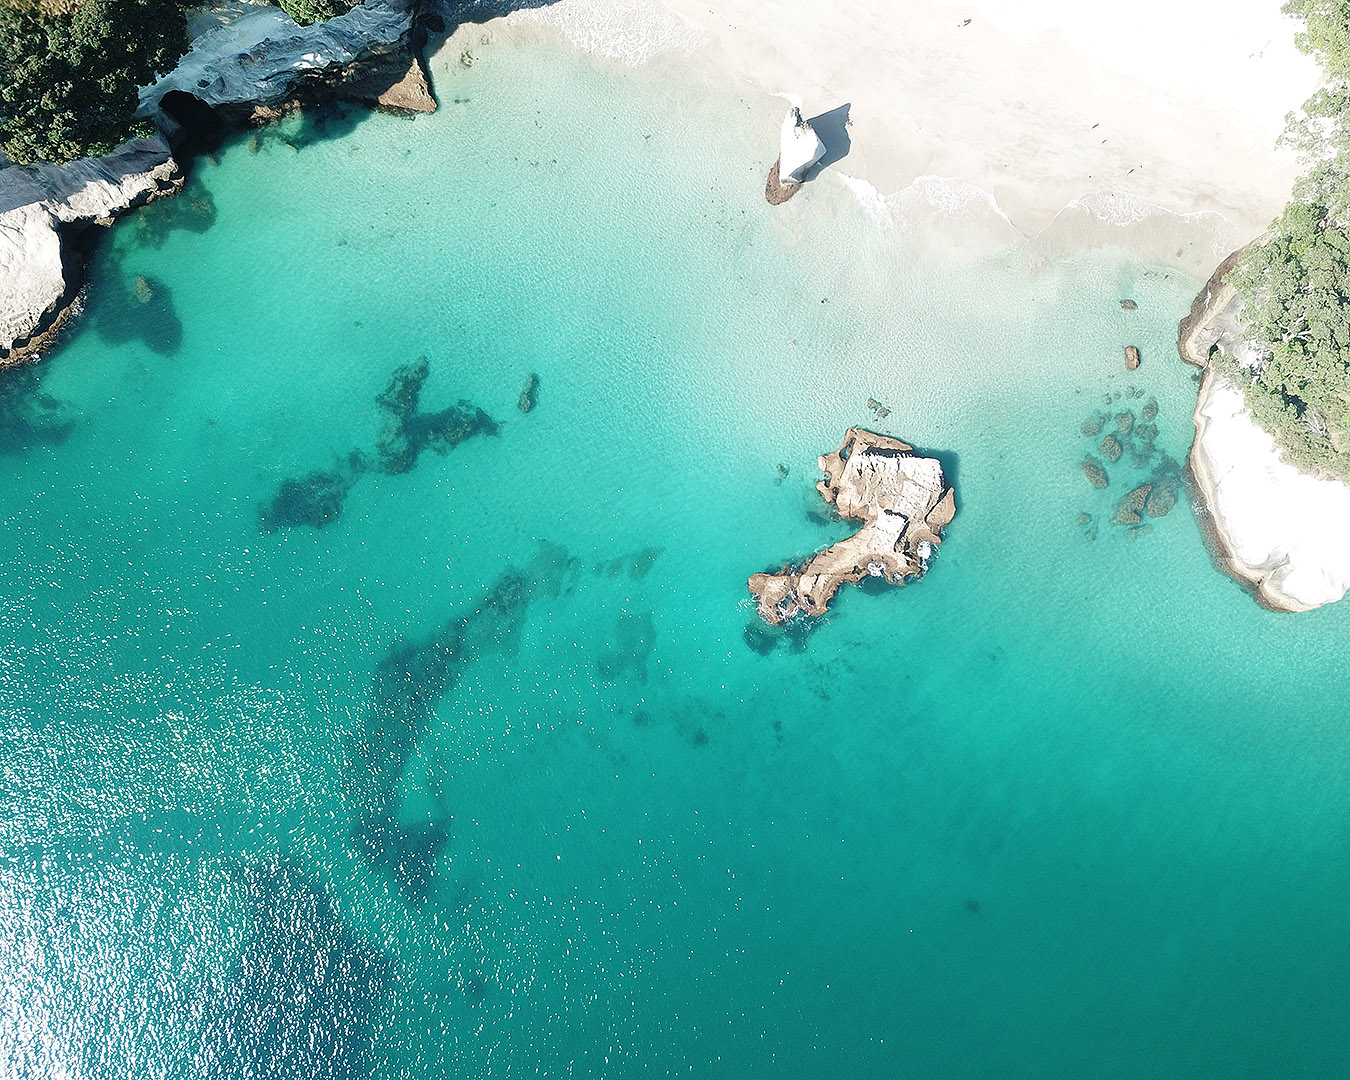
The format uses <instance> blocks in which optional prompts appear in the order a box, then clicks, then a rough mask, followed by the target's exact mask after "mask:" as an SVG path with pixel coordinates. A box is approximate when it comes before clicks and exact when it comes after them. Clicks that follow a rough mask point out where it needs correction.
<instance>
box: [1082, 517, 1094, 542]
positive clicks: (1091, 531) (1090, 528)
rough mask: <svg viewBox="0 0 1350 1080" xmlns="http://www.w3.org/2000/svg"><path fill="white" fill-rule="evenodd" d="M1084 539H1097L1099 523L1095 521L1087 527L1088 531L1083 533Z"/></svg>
mask: <svg viewBox="0 0 1350 1080" xmlns="http://www.w3.org/2000/svg"><path fill="white" fill-rule="evenodd" d="M1083 539H1084V540H1096V539H1097V523H1096V522H1095V521H1094V522H1093V523H1092V524H1091V525H1089V526H1088V527H1087V532H1085V533H1084V534H1083Z"/></svg>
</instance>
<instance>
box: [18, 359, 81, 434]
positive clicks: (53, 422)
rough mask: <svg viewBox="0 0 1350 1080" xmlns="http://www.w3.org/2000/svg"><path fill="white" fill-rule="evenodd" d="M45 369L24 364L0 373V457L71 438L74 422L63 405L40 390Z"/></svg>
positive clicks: (41, 366)
mask: <svg viewBox="0 0 1350 1080" xmlns="http://www.w3.org/2000/svg"><path fill="white" fill-rule="evenodd" d="M48 370H49V369H48V366H47V365H43V364H26V365H24V366H23V367H17V368H11V369H9V370H8V371H0V454H11V455H12V454H24V453H27V452H28V451H29V450H32V449H33V448H34V447H37V446H42V445H46V446H55V445H57V444H59V443H63V442H65V441H66V439H68V438H70V433H71V432H72V431H74V430H75V422H74V421H73V420H70V419H68V418H66V417H65V416H64V415H63V414H64V410H65V403H64V402H62V401H59V400H58V399H56V398H54V397H52V396H51V394H48V393H47V392H45V391H44V390H43V389H42V379H43V378H44V377H45V375H46V373H47V371H48Z"/></svg>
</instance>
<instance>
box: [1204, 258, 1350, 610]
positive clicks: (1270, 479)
mask: <svg viewBox="0 0 1350 1080" xmlns="http://www.w3.org/2000/svg"><path fill="white" fill-rule="evenodd" d="M1240 255H1241V251H1237V252H1234V253H1233V254H1232V255H1230V256H1229V257H1228V258H1227V259H1226V260H1225V261H1224V262H1223V264H1222V265H1220V267H1219V268H1218V270H1216V271H1215V273H1214V275H1213V276H1212V277H1211V278H1210V280H1209V281H1208V282H1207V283H1206V285H1205V288H1204V289H1203V290H1202V291H1201V293H1200V295H1199V296H1198V297H1197V298H1196V301H1195V303H1194V305H1192V307H1191V311H1190V314H1189V315H1187V317H1186V318H1185V319H1183V320H1182V322H1181V326H1180V328H1179V333H1178V343H1177V344H1178V349H1179V351H1180V353H1181V356H1182V359H1184V360H1186V361H1187V362H1188V363H1191V364H1194V365H1196V366H1197V367H1201V368H1203V369H1204V371H1205V374H1204V378H1203V379H1202V380H1201V384H1200V395H1199V400H1198V402H1197V404H1196V408H1195V443H1194V445H1193V446H1192V448H1191V456H1190V472H1191V476H1192V478H1193V480H1194V482H1195V487H1196V491H1197V493H1198V495H1199V497H1200V501H1201V502H1202V503H1203V504H1204V507H1205V508H1206V509H1207V510H1208V517H1207V518H1202V522H1204V523H1207V524H1208V526H1209V530H1208V531H1209V535H1210V539H1211V542H1212V544H1213V546H1214V548H1215V553H1216V557H1217V560H1218V562H1219V564H1220V565H1221V566H1222V567H1223V569H1224V570H1225V571H1226V572H1227V573H1229V574H1230V575H1231V576H1232V577H1234V578H1236V579H1237V580H1238V581H1239V582H1241V583H1242V584H1243V585H1245V586H1247V587H1248V588H1249V589H1251V590H1252V592H1253V594H1254V595H1255V597H1256V599H1257V600H1258V601H1259V602H1260V603H1261V604H1263V605H1264V606H1266V607H1268V608H1271V609H1273V610H1276V611H1309V610H1311V609H1313V608H1317V607H1321V606H1322V605H1323V604H1330V603H1334V602H1335V601H1337V600H1339V599H1341V597H1343V596H1344V595H1345V593H1346V591H1347V589H1348V588H1350V543H1348V542H1347V541H1350V487H1347V486H1346V485H1345V484H1343V483H1341V482H1340V481H1337V480H1322V479H1318V478H1316V477H1313V476H1309V475H1307V474H1305V473H1302V472H1300V471H1299V470H1298V469H1296V468H1294V466H1292V465H1290V464H1289V463H1288V462H1286V461H1284V460H1283V459H1282V457H1281V454H1280V450H1279V448H1278V447H1277V446H1276V445H1275V440H1274V439H1273V438H1272V437H1271V436H1270V435H1269V434H1268V433H1267V432H1265V431H1263V430H1262V429H1261V428H1260V427H1259V426H1257V424H1256V422H1255V421H1254V420H1253V419H1252V416H1251V413H1250V412H1249V411H1248V410H1247V407H1246V403H1245V401H1244V399H1243V395H1242V391H1241V389H1240V388H1239V387H1236V386H1234V385H1233V384H1232V382H1231V381H1230V380H1229V379H1228V378H1227V377H1226V376H1225V375H1224V374H1222V373H1221V372H1220V371H1219V370H1218V369H1217V368H1216V366H1215V364H1214V363H1213V357H1214V356H1215V355H1218V354H1224V355H1228V356H1232V357H1234V358H1236V359H1237V360H1238V362H1239V363H1244V362H1248V361H1250V360H1251V359H1253V355H1252V354H1253V353H1254V352H1255V351H1256V348H1255V346H1254V345H1253V344H1252V343H1251V342H1249V341H1247V340H1246V339H1245V337H1244V334H1243V329H1242V324H1241V321H1240V318H1239V315H1240V312H1241V308H1242V303H1241V300H1240V299H1239V298H1238V297H1237V295H1236V293H1235V291H1234V290H1233V287H1232V286H1231V285H1228V284H1226V283H1225V282H1224V280H1223V278H1224V276H1225V275H1226V274H1227V273H1228V271H1229V270H1230V269H1231V268H1232V267H1233V265H1234V264H1235V263H1236V261H1237V259H1238V257H1239V256H1240Z"/></svg>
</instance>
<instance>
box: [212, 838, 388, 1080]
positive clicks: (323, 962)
mask: <svg viewBox="0 0 1350 1080" xmlns="http://www.w3.org/2000/svg"><path fill="white" fill-rule="evenodd" d="M238 872H239V873H240V874H241V875H242V877H243V880H244V882H245V885H246V888H247V891H248V903H249V908H250V912H251V915H252V924H253V925H252V936H251V937H250V938H249V939H248V940H247V941H246V942H245V944H244V947H243V949H242V950H241V951H240V954H239V957H238V959H237V960H236V962H235V965H234V969H233V971H232V973H231V977H230V979H229V980H228V981H224V982H223V983H221V984H213V985H212V986H211V987H210V988H209V991H208V992H209V995H210V998H209V1000H207V1001H203V1002H202V1003H201V1011H202V1013H203V1014H205V1016H206V1017H208V1020H207V1026H206V1031H205V1033H204V1038H203V1044H202V1046H201V1048H200V1050H199V1051H198V1053H197V1055H196V1058H197V1060H196V1069H195V1070H194V1072H195V1074H196V1075H197V1076H203V1077H210V1078H217V1077H218V1078H220V1080H225V1078H227V1077H229V1078H233V1077H243V1076H250V1077H255V1078H258V1080H264V1078H266V1080H282V1078H286V1077H299V1076H316V1077H317V1076H323V1077H332V1078H343V1080H356V1078H358V1077H364V1076H367V1075H369V1072H370V1068H371V1066H372V1063H371V1062H370V1060H369V1055H370V1050H371V1047H372V1045H373V1038H372V1029H373V1028H374V1026H375V1023H376V1021H377V1020H378V1019H379V1017H380V1014H381V1012H382V1010H383V1007H384V1001H385V998H386V996H387V994H388V990H389V984H390V980H391V978H392V965H391V964H390V962H389V961H388V960H387V959H386V958H385V957H384V956H383V955H382V954H381V953H380V952H378V951H377V950H376V949H374V948H372V947H371V946H370V945H368V944H367V943H366V942H365V941H363V940H362V939H361V938H359V937H358V936H357V935H356V934H354V933H353V932H352V931H351V930H350V929H349V928H348V927H347V926H346V925H345V924H344V923H343V922H342V919H341V918H340V917H339V915H338V913H337V910H336V909H335V908H334V906H333V902H332V900H331V899H330V898H329V896H328V894H327V892H326V891H325V890H324V888H323V887H322V886H321V885H320V884H319V883H318V882H316V881H314V880H313V879H312V878H311V877H310V876H309V875H308V874H307V873H306V872H305V871H304V870H303V869H301V868H300V867H299V866H298V865H296V864H295V863H293V862H292V861H290V860H289V859H286V858H284V857H278V856H268V857H264V858H261V859H258V860H256V861H254V862H249V863H246V864H244V865H243V866H242V867H241V868H240V869H239V871H238Z"/></svg>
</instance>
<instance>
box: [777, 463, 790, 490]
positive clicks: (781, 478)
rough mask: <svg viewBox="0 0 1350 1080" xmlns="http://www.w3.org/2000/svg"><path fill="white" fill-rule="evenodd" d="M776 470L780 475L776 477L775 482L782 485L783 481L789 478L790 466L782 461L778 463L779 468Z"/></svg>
mask: <svg viewBox="0 0 1350 1080" xmlns="http://www.w3.org/2000/svg"><path fill="white" fill-rule="evenodd" d="M775 471H776V472H777V473H778V476H777V478H775V480H774V484H775V485H781V484H782V483H783V481H784V480H786V479H787V476H788V473H789V472H790V471H791V470H789V469H788V467H787V466H786V465H784V464H783V463H782V462H781V461H780V462H779V463H778V468H777V469H776V470H775Z"/></svg>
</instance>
